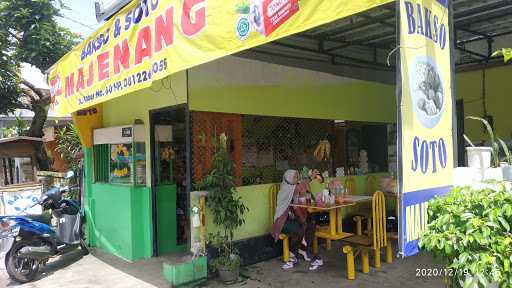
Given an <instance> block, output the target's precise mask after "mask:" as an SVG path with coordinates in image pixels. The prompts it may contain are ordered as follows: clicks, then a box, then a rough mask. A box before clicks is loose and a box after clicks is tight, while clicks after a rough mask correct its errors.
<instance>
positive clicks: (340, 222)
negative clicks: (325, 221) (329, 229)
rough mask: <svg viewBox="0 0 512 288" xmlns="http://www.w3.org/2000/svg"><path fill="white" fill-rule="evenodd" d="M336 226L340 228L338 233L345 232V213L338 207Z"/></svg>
mask: <svg viewBox="0 0 512 288" xmlns="http://www.w3.org/2000/svg"><path fill="white" fill-rule="evenodd" d="M336 224H337V225H336V226H337V227H336V228H338V233H341V232H343V215H341V209H340V208H338V209H336Z"/></svg>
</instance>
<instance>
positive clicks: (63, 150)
mask: <svg viewBox="0 0 512 288" xmlns="http://www.w3.org/2000/svg"><path fill="white" fill-rule="evenodd" d="M56 136H57V137H56V139H57V147H56V149H55V150H57V152H58V153H60V156H61V158H62V160H63V161H64V163H66V165H67V166H68V167H69V168H71V169H72V170H74V171H77V170H78V168H79V167H80V159H79V158H78V157H77V155H78V154H79V153H80V152H81V151H82V145H81V144H80V138H79V137H78V131H77V130H76V127H75V125H73V124H70V125H68V126H65V127H63V128H61V129H59V130H57V135H56Z"/></svg>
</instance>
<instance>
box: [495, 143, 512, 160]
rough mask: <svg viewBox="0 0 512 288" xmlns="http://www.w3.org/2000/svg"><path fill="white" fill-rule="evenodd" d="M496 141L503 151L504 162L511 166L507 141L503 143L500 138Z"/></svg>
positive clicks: (511, 156)
mask: <svg viewBox="0 0 512 288" xmlns="http://www.w3.org/2000/svg"><path fill="white" fill-rule="evenodd" d="M498 141H499V143H500V145H501V149H503V153H505V162H507V163H508V165H511V166H512V155H511V154H510V150H509V149H508V145H507V143H505V141H503V139H501V138H498Z"/></svg>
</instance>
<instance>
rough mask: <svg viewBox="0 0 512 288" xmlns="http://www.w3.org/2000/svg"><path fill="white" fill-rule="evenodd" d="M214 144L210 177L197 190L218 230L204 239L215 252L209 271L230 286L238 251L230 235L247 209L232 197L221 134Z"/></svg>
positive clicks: (229, 166) (230, 173) (230, 163)
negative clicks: (205, 192)
mask: <svg viewBox="0 0 512 288" xmlns="http://www.w3.org/2000/svg"><path fill="white" fill-rule="evenodd" d="M214 143H215V144H214V149H215V153H214V155H213V157H212V164H211V170H210V173H209V174H207V175H206V176H205V178H204V179H203V181H201V183H199V186H200V187H201V188H202V189H204V190H208V196H207V199H206V207H207V208H208V209H209V210H210V212H211V213H212V215H213V223H214V224H215V225H216V226H217V227H218V228H219V230H220V231H218V232H217V233H215V234H210V235H209V237H208V238H209V243H210V244H211V245H212V246H213V247H214V248H216V249H217V252H218V253H217V256H216V257H215V258H214V259H213V260H212V262H211V264H212V267H213V268H214V269H216V270H217V271H218V272H219V277H220V279H221V280H222V281H224V282H234V281H236V280H237V279H238V276H239V269H240V264H241V260H240V256H239V254H238V250H237V249H236V248H235V247H234V245H233V238H234V232H235V230H236V229H237V228H239V227H240V226H242V225H243V224H244V223H245V220H244V218H243V216H244V214H245V212H246V211H247V210H248V209H247V207H246V206H245V205H244V203H243V202H242V200H241V198H240V197H239V196H238V195H237V194H236V187H235V182H234V176H233V175H234V169H233V161H232V159H231V155H230V154H229V152H228V150H227V145H226V143H227V137H226V135H225V134H221V135H220V137H219V139H218V140H217V139H215V141H214Z"/></svg>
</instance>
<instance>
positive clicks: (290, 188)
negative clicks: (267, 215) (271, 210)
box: [274, 170, 297, 221]
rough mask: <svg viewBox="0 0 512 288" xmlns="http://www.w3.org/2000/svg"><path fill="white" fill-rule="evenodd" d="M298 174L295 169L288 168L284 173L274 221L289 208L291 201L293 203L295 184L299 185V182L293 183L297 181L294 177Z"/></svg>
mask: <svg viewBox="0 0 512 288" xmlns="http://www.w3.org/2000/svg"><path fill="white" fill-rule="evenodd" d="M296 174H297V171H295V170H287V171H286V172H285V173H284V175H283V182H281V189H280V190H279V193H277V201H276V202H277V206H276V213H275V214H274V221H276V220H277V218H279V217H281V215H283V213H285V212H286V210H288V206H290V203H292V199H293V192H294V191H295V186H297V184H293V183H294V182H295V179H293V178H294V177H295V175H296Z"/></svg>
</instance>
